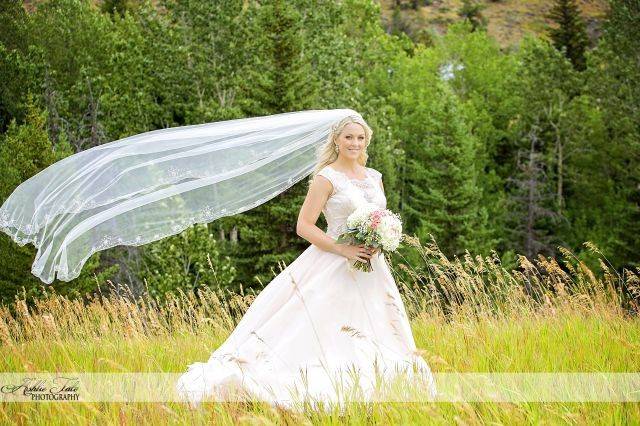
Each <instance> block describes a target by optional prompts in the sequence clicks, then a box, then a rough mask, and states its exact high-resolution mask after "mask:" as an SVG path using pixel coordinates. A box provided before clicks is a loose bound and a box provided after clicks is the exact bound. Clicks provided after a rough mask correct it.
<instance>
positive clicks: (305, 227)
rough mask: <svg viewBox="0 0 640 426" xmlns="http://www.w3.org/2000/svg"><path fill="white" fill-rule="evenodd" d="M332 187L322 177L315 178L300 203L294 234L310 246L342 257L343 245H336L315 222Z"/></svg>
mask: <svg viewBox="0 0 640 426" xmlns="http://www.w3.org/2000/svg"><path fill="white" fill-rule="evenodd" d="M332 191H333V186H332V184H331V182H329V180H328V179H326V178H325V177H324V176H319V178H318V176H316V178H315V179H313V182H312V183H311V185H310V186H309V191H308V192H307V196H306V197H305V199H304V203H302V207H301V208H300V212H299V213H298V223H297V224H296V234H298V235H299V236H301V237H302V238H304V239H305V240H307V241H309V242H310V243H311V244H313V245H315V246H317V247H319V248H321V249H322V250H325V251H329V252H331V253H335V254H339V255H341V256H344V254H343V252H342V250H343V248H344V245H343V244H337V243H336V242H335V240H334V239H333V238H331V237H330V236H328V235H327V234H326V232H324V231H323V230H322V229H320V228H319V227H318V226H317V225H316V222H317V221H318V218H319V217H320V213H321V212H322V209H323V208H324V205H325V204H326V202H327V200H328V199H329V196H330V195H331V192H332Z"/></svg>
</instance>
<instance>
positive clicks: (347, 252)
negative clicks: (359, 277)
mask: <svg viewBox="0 0 640 426" xmlns="http://www.w3.org/2000/svg"><path fill="white" fill-rule="evenodd" d="M377 250H378V249H375V248H368V247H365V245H364V244H358V245H352V244H344V245H343V247H342V255H343V256H344V257H346V258H347V259H349V260H359V261H360V262H366V261H367V260H369V259H371V256H372V255H373V254H374V253H376V251H377Z"/></svg>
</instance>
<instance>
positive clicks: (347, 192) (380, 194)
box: [318, 166, 387, 238]
mask: <svg viewBox="0 0 640 426" xmlns="http://www.w3.org/2000/svg"><path fill="white" fill-rule="evenodd" d="M366 170H367V176H366V178H365V179H352V178H350V177H348V176H347V175H346V174H344V173H342V172H339V171H337V170H335V169H333V168H332V167H331V166H325V167H324V168H322V169H321V170H320V171H319V172H318V175H320V176H323V177H325V178H327V179H328V180H329V181H330V182H331V184H332V185H333V191H332V193H331V195H330V196H329V199H328V200H327V203H326V204H325V206H324V208H323V209H322V213H323V214H324V217H325V219H326V221H327V230H326V232H327V235H329V236H331V237H333V238H337V237H338V235H340V234H341V233H342V232H344V231H345V230H346V228H347V226H346V225H347V218H348V217H349V215H350V214H351V213H353V211H354V210H355V209H356V208H357V207H358V206H359V205H360V204H362V203H373V204H376V205H377V206H379V207H380V208H383V209H384V208H387V198H386V197H385V195H384V191H383V190H382V188H381V187H380V179H381V178H382V173H380V172H379V171H377V170H375V169H372V168H370V167H367V168H366Z"/></svg>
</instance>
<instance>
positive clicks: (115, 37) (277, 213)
mask: <svg viewBox="0 0 640 426" xmlns="http://www.w3.org/2000/svg"><path fill="white" fill-rule="evenodd" d="M399 3H403V4H405V5H407V6H411V7H415V6H416V2H399ZM399 3H398V4H399ZM559 3H560V2H559ZM559 3H558V4H559ZM562 3H564V5H565V6H564V7H565V8H566V10H564V11H563V10H561V9H558V8H556V9H554V10H556V15H557V18H558V22H560V23H561V24H562V25H559V28H558V30H557V31H558V33H557V37H554V41H555V45H556V46H557V47H558V48H560V49H562V46H566V47H567V49H566V54H567V56H568V58H569V59H567V57H565V56H564V55H563V54H562V52H561V51H558V50H557V49H555V48H554V47H553V46H551V45H550V44H549V43H545V42H543V41H541V40H532V39H525V40H524V41H523V42H522V44H521V45H520V46H517V48H516V49H513V50H502V49H500V47H499V46H498V44H497V42H496V41H495V40H493V39H492V38H490V37H489V36H488V35H487V32H486V31H474V29H479V28H481V27H482V26H483V18H482V16H481V15H482V14H481V7H480V6H479V3H472V2H465V4H464V5H463V9H462V10H461V12H462V13H463V15H464V16H465V17H467V18H468V19H466V20H464V21H463V22H460V23H458V24H454V25H450V26H449V27H448V30H447V33H446V34H445V35H443V36H440V35H438V34H436V33H435V32H434V33H431V34H429V35H428V37H427V39H428V40H427V42H425V43H424V44H422V43H416V42H415V40H417V39H418V38H419V37H417V36H416V35H415V34H414V35H411V37H413V40H412V39H411V38H409V37H408V36H407V34H405V32H403V31H397V32H392V33H391V34H388V33H386V32H385V30H384V29H383V28H382V27H381V25H380V5H379V4H378V3H377V2H372V1H370V0H348V1H344V2H324V1H320V0H295V1H284V0H269V1H266V2H259V3H258V2H202V1H196V0H188V1H178V0H160V1H159V2H157V3H151V2H149V1H144V2H118V1H110V2H104V3H103V10H101V9H100V8H98V7H95V5H94V4H93V3H92V2H90V1H88V0H48V1H45V2H41V3H38V4H37V6H36V7H35V8H34V9H35V10H34V12H33V13H26V12H25V10H24V8H23V5H22V4H21V2H17V1H15V0H4V1H2V0H0V5H1V6H2V7H1V8H0V27H1V28H2V29H3V31H2V33H0V80H2V81H3V84H2V86H1V87H0V132H5V131H6V134H4V135H3V137H2V140H1V144H2V145H0V153H1V157H0V160H1V161H2V163H1V164H0V165H1V166H2V167H1V169H0V175H1V176H2V181H1V182H0V185H2V186H1V188H0V189H1V190H0V194H1V195H2V197H5V198H6V197H7V196H8V195H9V194H10V193H11V191H12V190H13V189H14V188H15V187H16V186H17V185H19V184H20V183H21V182H23V181H24V180H26V179H27V178H28V177H30V176H32V175H33V174H35V173H37V172H38V171H39V170H41V169H42V168H44V167H46V166H47V165H48V164H50V163H51V162H53V161H57V160H58V159H60V158H62V157H64V156H66V155H69V154H71V153H73V152H77V151H80V150H85V149H88V148H90V147H93V146H96V145H100V144H102V143H105V142H108V141H111V140H115V139H118V138H122V137H125V136H129V135H132V134H137V133H140V132H143V131H147V130H152V129H157V128H164V127H172V126H181V125H188V124H197V123H203V122H212V121H219V120H225V119H232V118H239V117H245V116H254V115H261V114H272V113H278V112H284V111H293V110H300V109H316V108H317V109H321V108H353V109H356V110H358V111H360V112H361V113H362V114H363V116H364V117H365V118H366V119H367V121H368V123H369V124H370V126H371V127H372V128H373V130H374V139H373V143H372V144H371V145H370V147H369V155H370V156H369V163H368V166H371V167H374V168H376V169H378V170H379V171H381V172H382V175H383V182H384V186H385V189H386V196H387V206H388V207H389V208H391V209H393V210H396V211H398V212H401V214H402V215H403V219H404V220H405V227H406V230H407V231H408V232H409V233H410V234H415V235H417V236H419V237H420V239H421V240H423V241H430V235H433V236H434V237H435V239H436V242H437V243H438V244H439V245H440V247H441V249H442V250H443V252H445V254H447V255H454V254H457V255H461V254H463V253H464V251H465V250H469V251H470V252H471V253H474V254H475V253H483V254H488V250H489V249H491V248H495V249H497V251H498V253H499V254H500V255H501V256H502V258H503V259H502V261H503V263H504V264H505V265H507V264H508V265H514V264H515V255H516V253H523V252H524V253H525V254H526V255H528V256H535V255H536V254H538V253H541V252H546V253H548V254H553V253H556V251H557V247H556V246H557V245H565V246H568V247H569V248H571V249H572V250H573V251H575V252H576V255H577V256H578V257H579V258H583V259H585V260H587V259H590V258H589V253H588V252H585V251H584V249H583V247H582V243H583V242H584V241H585V240H590V241H593V242H594V243H595V244H596V245H598V246H599V247H601V248H602V250H603V252H604V253H605V254H606V255H607V257H608V258H609V259H610V260H611V261H612V263H613V264H614V265H615V266H616V267H621V266H629V265H637V253H638V252H640V246H639V241H640V240H639V239H638V238H637V237H636V236H637V235H638V233H640V228H639V226H640V225H639V224H640V209H639V207H638V206H639V204H640V199H639V195H638V194H639V193H638V189H637V188H638V185H639V183H638V182H640V176H639V174H640V170H639V169H638V167H637V165H638V164H640V147H639V142H638V141H640V113H639V111H640V101H639V99H640V84H638V81H640V65H638V64H640V58H639V57H638V55H639V51H638V49H637V40H638V38H640V34H639V33H638V28H640V4H639V3H638V2H637V1H636V0H612V2H611V13H610V16H609V21H608V22H607V24H606V25H605V28H604V36H603V39H602V40H601V41H600V43H599V44H598V46H597V47H596V48H595V49H594V50H592V51H586V52H585V50H584V49H582V46H583V44H582V41H583V38H582V35H581V34H582V31H583V28H582V27H581V24H580V22H579V21H580V20H579V19H578V18H577V9H575V10H573V9H572V10H570V9H571V5H570V4H572V2H562ZM113 6H115V8H114V7H113ZM104 8H106V9H104ZM105 10H108V12H107V11H105ZM114 10H115V13H114ZM560 12H562V13H560ZM574 12H576V13H574ZM569 18H570V19H569ZM563 19H564V20H563ZM485 23H486V22H485ZM401 24H402V23H398V25H396V27H397V26H399V25H401ZM411 31H415V28H412V29H411ZM556 38H557V39H558V40H555V39H556ZM585 48H586V47H585ZM580 52H584V56H586V61H585V62H584V63H583V62H582V59H581V55H583V53H580ZM574 53H576V55H574ZM572 64H573V65H574V66H575V67H574V66H572ZM581 64H583V65H584V71H582V72H576V71H575V69H574V68H577V69H581V67H582V65H581ZM29 93H34V94H37V95H36V99H33V100H32V101H29V97H28V94H29ZM34 105H39V106H40V107H39V110H41V111H40V112H35V111H36V109H34ZM45 111H46V112H45ZM11 123H13V124H11ZM525 160H526V161H525ZM532 184H533V185H534V186H535V190H534V189H532V188H533V187H532V186H531V185H532ZM306 191H307V181H306V180H303V181H301V182H298V183H297V184H295V185H293V186H292V187H291V188H290V189H288V190H287V191H285V192H284V193H282V194H280V195H278V196H277V197H276V198H274V199H273V200H270V201H268V202H267V203H265V204H263V205H261V206H258V207H257V208H255V209H252V210H251V211H248V212H245V213H243V214H239V215H236V216H233V217H225V218H221V219H218V220H216V222H215V223H214V224H211V225H209V227H208V231H205V229H204V228H202V227H200V226H197V227H193V228H190V229H188V230H186V231H184V232H183V233H182V234H180V235H177V236H173V237H169V238H167V239H165V240H162V241H158V242H156V243H152V244H149V245H148V246H143V247H140V248H137V247H126V248H123V247H118V248H114V249H111V250H109V251H108V252H106V253H104V256H102V257H101V256H99V253H97V254H96V255H94V256H93V257H92V258H91V259H90V260H89V261H88V262H87V264H86V265H85V267H84V270H83V275H82V276H81V277H80V278H78V279H77V280H74V281H73V282H71V283H54V285H55V286H60V288H61V289H62V291H66V292H69V294H72V293H73V292H74V291H75V292H76V293H73V294H80V293H81V291H84V290H90V289H95V288H97V284H98V283H100V284H102V283H104V281H105V280H106V279H107V278H109V279H111V280H112V281H120V282H122V281H130V284H132V285H133V286H134V287H135V288H137V289H139V290H141V291H143V290H144V284H143V281H144V280H146V283H147V285H148V287H149V289H150V290H151V291H152V292H153V294H155V295H162V294H163V293H164V292H166V291H173V290H175V289H178V288H180V289H189V290H192V289H195V288H197V287H199V286H207V287H210V286H221V287H234V288H239V286H240V284H242V285H244V286H247V285H249V286H251V285H255V284H257V283H258V282H262V284H266V283H267V282H268V281H269V280H270V279H271V278H272V276H273V274H274V273H277V272H278V264H279V263H281V262H283V261H284V262H285V263H290V262H291V261H293V260H294V259H295V258H296V257H297V256H298V255H299V254H300V253H301V251H302V250H304V249H305V248H306V247H308V242H307V241H304V240H303V239H302V238H300V237H298V236H297V235H296V234H295V223H296V220H297V213H298V211H299V208H300V206H301V204H302V201H303V199H304V196H305V195H306ZM323 225H324V219H322V218H321V219H320V221H319V223H318V226H319V227H323ZM214 229H215V232H214V231H213V230H214ZM236 231H237V239H236V238H235V236H236V234H235V232H236ZM209 234H215V235H216V238H215V239H214V238H213V237H210V236H209ZM0 249H2V252H3V253H4V252H5V251H6V252H10V253H11V255H10V256H8V257H7V258H6V259H2V260H0V262H3V263H2V272H0V277H2V278H1V279H2V281H1V282H0V292H2V297H3V298H5V299H6V297H12V296H11V295H12V294H14V293H15V292H17V291H18V290H19V288H20V286H22V285H23V284H26V285H25V290H26V291H27V292H36V291H39V290H38V284H39V281H37V280H36V279H35V277H33V276H32V275H31V274H30V272H29V271H30V266H31V263H32V260H33V256H34V254H33V252H32V251H31V250H32V249H31V248H30V246H25V247H18V246H17V245H16V244H15V243H13V242H12V241H11V240H9V239H8V237H6V236H5V235H2V238H0ZM207 253H209V254H210V256H211V261H212V265H213V268H214V271H215V272H213V271H211V268H210V267H209V265H208V261H207V259H206V254H207ZM227 256H228V258H227ZM408 256H411V255H410V254H408ZM231 259H232V260H231ZM409 260H412V259H409ZM413 260H415V259H413ZM597 266H598V265H596V267H597ZM105 267H106V268H105ZM102 268H105V269H102ZM98 270H101V271H102V272H100V273H98V272H97V271H98ZM94 272H95V273H96V276H95V277H94V276H93V273H94ZM116 272H117V275H116ZM216 274H217V275H216Z"/></svg>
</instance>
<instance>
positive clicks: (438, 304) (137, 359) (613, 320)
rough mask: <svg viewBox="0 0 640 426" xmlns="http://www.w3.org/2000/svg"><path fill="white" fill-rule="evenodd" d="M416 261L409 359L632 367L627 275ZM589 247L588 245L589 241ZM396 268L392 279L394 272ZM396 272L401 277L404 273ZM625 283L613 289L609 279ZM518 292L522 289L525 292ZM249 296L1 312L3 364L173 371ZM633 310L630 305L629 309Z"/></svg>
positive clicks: (384, 407)
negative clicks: (413, 351)
mask: <svg viewBox="0 0 640 426" xmlns="http://www.w3.org/2000/svg"><path fill="white" fill-rule="evenodd" d="M407 241H408V243H409V244H410V245H412V246H413V249H414V250H416V253H419V255H420V256H419V257H420V258H421V259H422V262H421V263H418V262H415V263H414V264H413V265H411V266H409V265H406V264H402V263H401V262H397V263H396V264H395V268H394V274H396V276H397V277H400V276H403V277H404V278H403V280H402V281H401V280H400V279H398V286H399V288H400V289H401V293H402V295H403V298H404V301H405V304H406V307H407V312H408V314H409V316H410V317H411V319H412V328H413V332H414V336H415V338H416V343H417V346H418V347H419V348H420V353H421V355H422V356H423V357H424V358H425V359H426V360H427V361H428V363H429V364H430V366H431V367H432V369H433V371H434V372H436V373H438V372H638V371H640V357H639V356H638V355H639V354H640V320H639V319H638V316H637V305H636V304H634V302H633V299H634V298H635V300H637V298H638V296H639V295H640V277H639V275H638V271H635V272H632V271H625V273H624V275H619V274H618V273H616V272H615V271H612V270H611V269H609V268H607V266H606V259H604V258H601V264H602V267H603V270H602V272H601V273H598V274H596V273H594V272H593V271H592V270H590V269H589V268H587V267H586V265H584V264H583V263H581V262H579V261H578V260H577V259H575V258H573V257H572V255H571V254H570V253H568V252H565V257H564V258H563V259H559V260H560V261H561V262H562V265H563V266H564V267H563V268H561V267H560V266H559V264H558V263H556V261H554V260H550V259H544V258H542V257H541V258H539V259H538V260H537V261H536V263H535V264H532V263H530V262H528V261H527V260H526V259H524V258H521V259H520V266H521V268H520V269H519V270H517V271H515V270H514V271H507V270H505V269H504V268H503V267H502V266H501V265H500V263H499V260H497V259H498V258H497V256H491V257H486V258H481V257H479V256H478V257H475V258H473V257H472V256H466V258H464V259H454V260H449V259H447V258H446V257H445V256H444V255H443V254H442V253H441V252H440V251H439V250H438V248H437V246H436V245H435V244H434V243H433V242H432V243H429V244H421V243H420V242H419V241H417V240H414V239H410V238H409V239H408V240H407ZM588 246H589V247H590V248H591V249H592V250H593V251H594V253H598V249H597V248H596V247H593V246H592V245H589V244H588ZM401 272H403V274H400V273H401ZM407 277H409V278H407ZM622 285H624V287H625V288H626V289H627V293H626V294H623V292H622V291H621V290H620V289H621V286H622ZM527 289H529V290H528V291H529V294H532V295H533V296H530V295H527ZM254 297H255V294H254V293H248V294H230V293H228V292H227V293H224V292H219V291H212V290H206V291H203V292H202V293H201V294H200V298H199V299H198V298H197V297H195V296H194V295H184V294H180V295H176V296H173V297H170V298H169V299H168V301H167V302H166V303H161V302H159V301H157V300H152V299H137V300H132V299H131V298H130V297H127V296H126V293H125V294H121V295H120V296H117V295H110V296H106V295H105V296H100V295H97V296H95V297H93V298H91V299H89V300H88V301H87V302H86V303H84V304H83V303H82V302H79V301H73V300H68V299H66V298H64V297H61V296H58V295H56V294H53V293H52V294H50V295H49V297H48V298H45V299H41V300H38V301H36V303H35V305H33V306H28V305H27V303H26V302H25V301H24V300H17V301H16V304H15V305H14V306H13V307H11V309H10V307H6V306H5V307H2V308H1V310H0V341H1V349H2V353H3V357H2V360H1V361H0V362H1V364H0V365H1V371H3V372H42V371H73V372H176V373H178V372H182V371H183V370H184V369H185V367H186V365H187V364H189V363H191V362H194V361H204V360H206V359H207V358H208V356H209V354H210V353H211V351H212V350H213V349H214V348H216V347H217V346H218V345H219V344H220V343H222V342H223V341H224V339H225V338H226V336H228V334H229V333H230V331H231V330H232V329H233V327H234V325H235V324H236V323H237V321H238V320H239V318H240V317H241V315H242V313H243V312H244V311H245V310H246V308H247V307H248V306H249V305H250V303H251V301H252V300H253V298H254ZM634 311H635V313H634ZM238 422H240V423H246V424H272V423H273V424H276V423H277V424H282V423H284V424H311V423H313V424H316V423H317V424H338V423H340V422H349V423H353V424H369V423H378V424H394V423H398V424H424V423H435V424H451V423H456V424H486V423H492V424H495V423H499V424H502V423H504V424H523V423H525V424H534V423H535V424H538V423H543V424H585V425H586V424H589V425H591V424H639V423H640V404H639V403H494V402H475V403H448V402H436V403H433V402H432V403H406V404H402V403H380V404H376V405H374V406H373V407H372V409H371V410H366V409H365V408H364V407H362V406H359V405H354V406H352V407H350V408H349V409H348V410H347V411H346V412H345V413H343V415H342V416H341V415H340V414H339V413H338V412H337V411H333V412H330V411H325V412H308V413H306V414H305V415H302V414H295V413H291V412H287V411H284V410H281V409H275V408H271V407H269V406H268V405H267V404H264V403H263V404H260V403H246V404H240V403H235V404H233V403H225V404H222V403H217V404H216V403H207V404H205V405H203V407H202V409H200V410H190V409H189V408H188V407H187V406H186V405H184V404H179V403H166V404H163V403H126V404H124V403H59V402H58V403H56V402H47V403H0V424H43V425H45V424H46V425H52V424H69V423H81V424H83V423H91V424H164V423H170V424H184V423H195V424H199V423H215V424H227V423H228V424H233V423H238Z"/></svg>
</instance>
